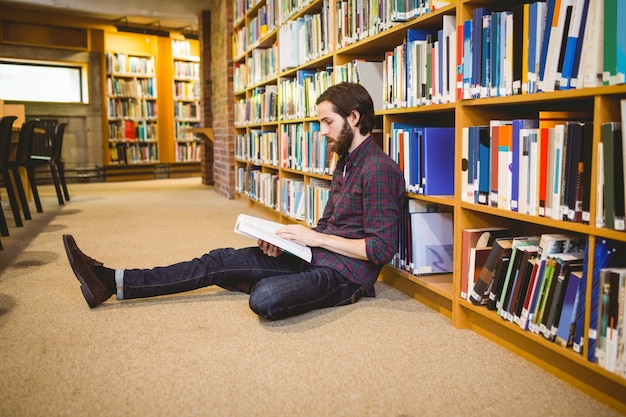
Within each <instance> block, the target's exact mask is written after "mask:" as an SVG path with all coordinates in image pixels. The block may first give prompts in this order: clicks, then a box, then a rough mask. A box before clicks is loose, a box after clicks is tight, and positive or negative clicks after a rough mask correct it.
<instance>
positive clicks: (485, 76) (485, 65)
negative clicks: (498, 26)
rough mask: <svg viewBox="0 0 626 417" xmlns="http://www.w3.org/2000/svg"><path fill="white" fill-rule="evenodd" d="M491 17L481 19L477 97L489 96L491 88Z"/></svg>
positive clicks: (486, 16)
mask: <svg viewBox="0 0 626 417" xmlns="http://www.w3.org/2000/svg"><path fill="white" fill-rule="evenodd" d="M491 17H492V15H490V14H489V15H485V16H483V19H482V45H481V48H482V52H481V63H480V70H481V73H480V93H479V97H488V96H489V87H490V86H491V59H492V57H491Z"/></svg>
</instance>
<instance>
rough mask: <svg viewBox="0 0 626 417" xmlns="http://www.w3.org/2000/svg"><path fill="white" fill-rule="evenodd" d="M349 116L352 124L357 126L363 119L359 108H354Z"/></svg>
mask: <svg viewBox="0 0 626 417" xmlns="http://www.w3.org/2000/svg"><path fill="white" fill-rule="evenodd" d="M349 118H350V122H351V124H352V126H357V125H358V124H359V121H360V120H361V113H359V112H358V110H352V112H351V113H350V116H349Z"/></svg>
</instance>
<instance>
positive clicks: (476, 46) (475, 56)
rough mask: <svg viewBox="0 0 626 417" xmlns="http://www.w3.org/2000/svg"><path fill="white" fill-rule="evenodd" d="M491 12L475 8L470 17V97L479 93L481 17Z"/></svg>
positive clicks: (481, 39)
mask: <svg viewBox="0 0 626 417" xmlns="http://www.w3.org/2000/svg"><path fill="white" fill-rule="evenodd" d="M490 13H491V10H490V9H487V8H485V7H477V8H475V9H474V12H473V15H472V19H473V20H472V90H473V92H472V97H473V98H476V97H478V96H479V93H480V85H481V73H482V47H483V30H482V28H483V16H485V15H487V14H490Z"/></svg>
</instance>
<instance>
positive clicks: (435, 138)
mask: <svg viewBox="0 0 626 417" xmlns="http://www.w3.org/2000/svg"><path fill="white" fill-rule="evenodd" d="M454 140H455V136H454V128H453V127H425V128H423V131H422V146H421V150H420V151H421V153H422V160H423V161H424V167H423V176H422V178H421V180H422V188H423V194H424V195H453V194H454Z"/></svg>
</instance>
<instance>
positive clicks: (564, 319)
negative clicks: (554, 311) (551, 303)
mask: <svg viewBox="0 0 626 417" xmlns="http://www.w3.org/2000/svg"><path fill="white" fill-rule="evenodd" d="M583 274H584V272H583V270H582V269H581V270H580V271H570V273H569V278H568V280H567V288H566V289H565V296H564V297H563V305H562V307H561V314H560V317H559V324H558V326H557V330H556V336H555V342H556V343H558V344H559V345H560V346H562V347H569V346H572V345H573V341H574V329H575V325H576V315H575V314H576V303H577V301H578V299H579V298H580V297H582V298H584V297H585V296H584V294H582V293H581V283H582V281H583Z"/></svg>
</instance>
